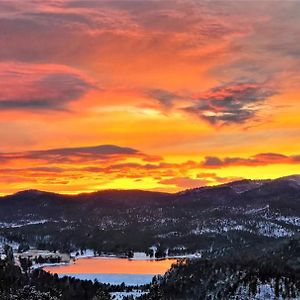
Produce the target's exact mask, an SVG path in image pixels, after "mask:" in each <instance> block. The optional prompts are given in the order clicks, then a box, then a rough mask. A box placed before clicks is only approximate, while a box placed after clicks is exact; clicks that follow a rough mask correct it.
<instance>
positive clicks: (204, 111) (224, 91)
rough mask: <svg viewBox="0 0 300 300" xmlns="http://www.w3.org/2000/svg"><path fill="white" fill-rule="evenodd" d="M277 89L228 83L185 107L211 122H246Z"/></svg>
mask: <svg viewBox="0 0 300 300" xmlns="http://www.w3.org/2000/svg"><path fill="white" fill-rule="evenodd" d="M274 94H275V91H274V90H272V89H270V88H268V87H266V86H264V85H263V84H257V83H251V82H246V83H228V84H225V85H222V86H218V87H215V88H213V89H211V90H209V91H208V92H206V93H204V94H203V95H200V97H199V99H198V100H197V101H196V103H195V104H193V105H192V106H189V107H187V108H185V111H186V112H188V113H191V114H194V115H196V116H198V117H200V118H202V119H204V120H207V121H208V122H209V123H211V124H218V123H222V124H234V123H238V124H239V123H245V122H246V121H248V120H250V119H252V118H254V117H255V116H256V113H257V112H258V111H259V110H260V108H261V106H262V105H263V104H264V102H265V101H266V100H267V99H268V98H269V97H270V96H272V95H274Z"/></svg>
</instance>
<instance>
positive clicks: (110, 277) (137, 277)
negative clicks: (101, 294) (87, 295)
mask: <svg viewBox="0 0 300 300" xmlns="http://www.w3.org/2000/svg"><path fill="white" fill-rule="evenodd" d="M58 276H59V277H64V276H70V277H74V278H78V279H81V280H92V281H94V280H98V281H99V282H102V283H109V284H121V283H122V282H124V283H125V285H143V284H147V283H150V282H151V281H152V278H153V275H149V274H58Z"/></svg>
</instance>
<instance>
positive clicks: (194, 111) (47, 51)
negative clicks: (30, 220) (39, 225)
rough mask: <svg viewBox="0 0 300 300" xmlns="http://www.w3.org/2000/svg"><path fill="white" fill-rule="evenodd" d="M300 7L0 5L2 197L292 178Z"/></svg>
mask: <svg viewBox="0 0 300 300" xmlns="http://www.w3.org/2000/svg"><path fill="white" fill-rule="evenodd" d="M299 16H300V2H299V1H296V0H295V1H293V0H292V1H272V0H266V1H244V0H239V1H238V0H237V1H225V0H224V1H221V0H219V1H204V0H203V1H201V0H197V1H196V0H172V1H168V0H156V1H150V0H135V1H127V0H120V1H117V0H111V1H109V0H108V1H104V0H103V1H102V0H47V1H45V0H25V1H24V0H7V1H6V0H1V1H0V60H1V61H0V141H1V143H0V162H1V165H0V166H1V167H0V168H1V171H0V194H8V193H13V192H16V191H19V190H23V189H41V190H46V191H55V192H61V193H78V192H88V191H95V190H100V189H111V188H118V189H119V188H120V189H145V190H157V191H168V192H176V191H179V190H183V189H185V188H192V187H198V186H203V185H214V184H218V183H224V182H228V181H232V180H238V179H241V178H275V177H280V176H284V175H289V174H296V173H300V42H299V41H300V18H299Z"/></svg>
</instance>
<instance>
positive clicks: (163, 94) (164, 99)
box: [146, 89, 182, 106]
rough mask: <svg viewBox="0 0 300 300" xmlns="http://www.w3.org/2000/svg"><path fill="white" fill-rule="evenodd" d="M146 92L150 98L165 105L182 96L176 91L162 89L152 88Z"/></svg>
mask: <svg viewBox="0 0 300 300" xmlns="http://www.w3.org/2000/svg"><path fill="white" fill-rule="evenodd" d="M146 94H147V96H149V97H150V98H153V99H156V100H158V101H159V103H160V104H162V105H163V106H171V105H172V104H173V101H174V100H178V99H181V98H182V97H181V96H180V95H178V94H176V93H173V92H170V91H167V90H161V89H151V90H149V91H148V92H147V93H146Z"/></svg>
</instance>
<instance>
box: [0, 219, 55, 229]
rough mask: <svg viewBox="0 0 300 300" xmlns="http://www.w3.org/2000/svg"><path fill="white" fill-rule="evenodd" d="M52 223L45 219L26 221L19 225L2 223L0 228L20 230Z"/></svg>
mask: <svg viewBox="0 0 300 300" xmlns="http://www.w3.org/2000/svg"><path fill="white" fill-rule="evenodd" d="M50 221H51V220H47V219H43V220H35V221H29V220H24V221H20V222H18V223H6V222H0V228H18V227H22V226H28V225H36V224H45V223H47V222H50Z"/></svg>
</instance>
